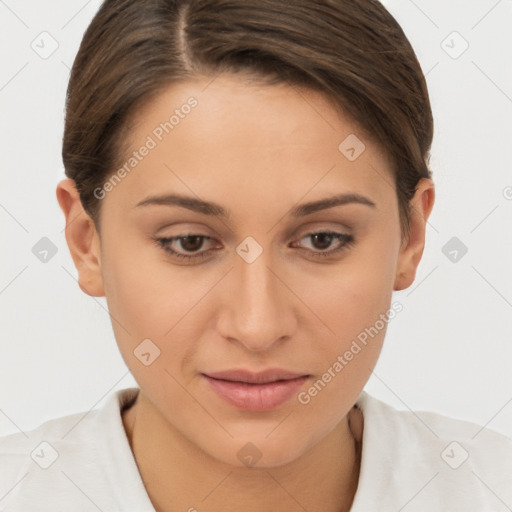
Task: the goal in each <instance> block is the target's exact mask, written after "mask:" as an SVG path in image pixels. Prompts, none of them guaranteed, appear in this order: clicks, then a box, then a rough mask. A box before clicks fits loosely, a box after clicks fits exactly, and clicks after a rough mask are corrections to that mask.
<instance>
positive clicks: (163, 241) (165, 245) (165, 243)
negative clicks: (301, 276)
mask: <svg viewBox="0 0 512 512" xmlns="http://www.w3.org/2000/svg"><path fill="white" fill-rule="evenodd" d="M314 235H330V236H332V237H333V238H335V239H338V240H339V241H340V242H344V243H342V244H341V245H340V246H339V247H337V248H336V249H331V250H328V251H319V252H314V251H311V250H309V249H306V250H307V251H308V252H309V253H311V254H312V255H313V256H314V257H319V258H324V257H327V256H333V255H334V254H336V253H339V252H341V251H344V250H346V249H348V248H349V247H351V246H352V245H353V243H354V237H353V236H352V235H346V234H344V233H337V232H335V231H329V230H327V231H313V232H311V233H306V234H305V235H304V236H302V237H301V238H300V240H302V239H303V238H306V237H308V236H309V237H311V236H314ZM188 237H199V238H202V239H203V240H212V238H211V237H209V236H206V235H196V234H189V235H182V236H174V237H164V238H157V237H156V238H153V240H154V241H155V243H156V244H157V245H158V246H159V247H160V248H161V249H163V250H164V251H165V252H166V253H168V254H170V255H171V256H172V257H175V258H178V259H181V260H187V261H191V260H196V259H203V258H206V257H208V256H209V253H210V252H211V249H210V250H208V251H203V252H198V253H196V254H182V253H179V252H176V251H175V250H173V249H171V248H170V244H171V243H172V242H173V241H175V240H181V239H183V238H188Z"/></svg>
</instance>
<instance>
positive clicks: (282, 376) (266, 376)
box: [204, 368, 306, 384]
mask: <svg viewBox="0 0 512 512" xmlns="http://www.w3.org/2000/svg"><path fill="white" fill-rule="evenodd" d="M204 375H206V376H207V377H211V378H212V379H218V380H227V381H231V382H245V383H247V384H268V383H269V382H276V381H278V380H291V379H296V378H298V377H305V376H306V375H304V374H301V373H293V372H289V371H287V370H282V369H280V368H269V369H268V370H264V371H262V372H258V373H253V372H250V371H247V370H227V371H223V372H209V373H207V374H204Z"/></svg>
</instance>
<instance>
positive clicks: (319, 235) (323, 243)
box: [294, 231, 354, 257]
mask: <svg viewBox="0 0 512 512" xmlns="http://www.w3.org/2000/svg"><path fill="white" fill-rule="evenodd" d="M305 239H306V240H308V239H309V241H310V242H311V243H310V246H309V249H308V247H304V245H302V244H299V245H297V242H294V244H295V245H294V246H295V247H297V246H298V247H302V248H306V249H308V252H310V253H311V254H312V255H313V256H315V257H317V256H318V257H325V256H332V255H334V254H336V253H339V252H341V251H343V250H345V249H347V248H348V247H350V246H351V245H352V244H353V243H354V237H353V236H352V235H347V234H345V233H337V232H335V231H316V232H313V233H307V234H306V235H304V236H303V237H302V238H301V239H300V240H305ZM333 242H336V243H337V245H336V246H335V248H334V249H329V248H330V247H332V244H333ZM306 245H307V244H306ZM328 249H329V250H328Z"/></svg>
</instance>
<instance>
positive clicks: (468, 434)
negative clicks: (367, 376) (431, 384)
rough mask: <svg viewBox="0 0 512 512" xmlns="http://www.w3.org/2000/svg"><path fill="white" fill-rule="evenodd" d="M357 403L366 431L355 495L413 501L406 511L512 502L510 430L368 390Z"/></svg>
mask: <svg viewBox="0 0 512 512" xmlns="http://www.w3.org/2000/svg"><path fill="white" fill-rule="evenodd" d="M357 404H358V406H359V407H360V409H361V410H362V412H363V416H364V430H363V453H362V462H361V474H360V487H359V488H358V493H357V494H356V497H358V498H359V499H360V502H361V504H364V507H368V506H370V504H371V506H375V505H376V504H377V503H378V504H379V507H380V508H379V510H388V509H389V510H391V509H392V508H393V507H397V505H398V508H400V507H401V506H404V505H405V503H407V502H408V501H409V500H411V502H410V505H408V510H433V509H435V510H466V511H467V510H496V511H500V510H507V508H506V507H507V506H510V505H512V440H511V439H509V438H508V437H506V436H504V435H502V434H499V433H498V432H494V431H493V430H490V429H488V428H484V427H482V426H480V425H477V424H474V423H471V422H468V421H464V420H459V419H455V418H451V417H448V416H445V415H442V414H438V413H434V412H424V411H411V410H407V411H400V410H397V409H395V408H393V407H392V406H390V405H389V404H387V403H385V402H382V401H380V400H378V399H377V398H375V397H372V396H371V395H369V394H368V393H366V392H363V393H362V394H361V396H360V398H359V400H358V402H357ZM359 491H361V493H359ZM359 494H360V496H358V495H359ZM379 495H380V499H379V501H378V502H377V501H375V500H376V499H377V498H376V497H377V496H379ZM372 500H373V501H372ZM355 503H356V504H358V503H357V502H355ZM504 504H507V505H504ZM358 506H359V504H358ZM364 507H363V508H364ZM386 507H387V508H386ZM363 508H361V510H363ZM358 510H359V508H354V512H357V511H358Z"/></svg>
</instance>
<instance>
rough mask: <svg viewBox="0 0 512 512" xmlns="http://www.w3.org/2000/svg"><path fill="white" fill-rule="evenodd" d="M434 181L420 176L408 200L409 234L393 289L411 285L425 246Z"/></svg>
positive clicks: (399, 259) (399, 258)
mask: <svg viewBox="0 0 512 512" xmlns="http://www.w3.org/2000/svg"><path fill="white" fill-rule="evenodd" d="M434 198H435V191H434V183H433V181H432V180H431V179H429V178H422V179H421V180H420V181H419V183H418V186H417V187H416V193H415V194H414V197H413V198H412V199H411V201H410V203H409V204H410V211H411V216H410V234H409V237H407V239H405V240H403V242H402V247H401V249H400V254H399V256H398V264H397V269H396V276H395V285H394V290H404V289H405V288H408V287H409V286H411V284H412V283H413V282H414V278H415V277H416V269H417V268H418V265H419V263H420V260H421V257H422V255H423V249H424V247H425V231H426V225H427V220H428V218H429V216H430V213H431V211H432V207H433V206H434Z"/></svg>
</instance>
